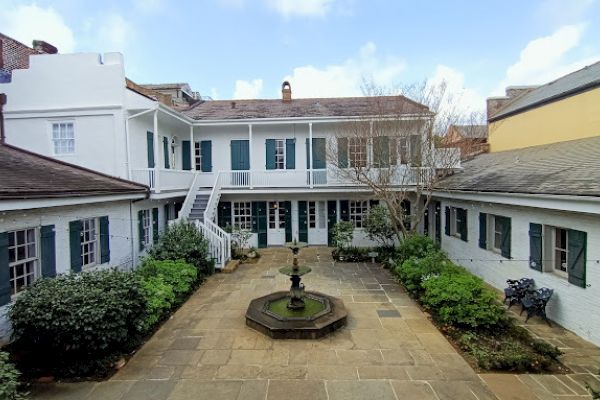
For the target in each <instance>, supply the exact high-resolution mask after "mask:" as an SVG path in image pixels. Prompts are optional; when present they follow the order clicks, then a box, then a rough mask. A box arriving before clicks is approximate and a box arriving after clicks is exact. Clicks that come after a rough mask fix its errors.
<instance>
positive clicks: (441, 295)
mask: <svg viewBox="0 0 600 400" xmlns="http://www.w3.org/2000/svg"><path fill="white" fill-rule="evenodd" d="M422 287H423V289H424V292H423V294H422V295H421V301H422V303H423V305H424V306H425V307H426V308H427V309H429V310H430V311H431V312H432V313H433V314H434V315H435V317H436V318H437V320H439V321H440V322H441V323H443V324H449V325H455V326H467V327H471V328H477V327H492V326H495V325H497V324H499V323H501V322H503V321H504V320H505V316H504V315H505V311H504V308H502V307H501V306H500V304H499V303H498V301H497V298H496V293H494V292H493V291H492V290H491V289H489V288H488V287H487V286H485V284H484V283H483V281H482V280H481V279H480V278H478V277H476V276H474V275H472V274H470V273H468V272H466V271H464V272H461V273H450V272H449V271H448V270H446V271H443V272H442V273H441V274H440V275H439V276H432V277H430V278H429V279H426V280H424V281H423V283H422Z"/></svg>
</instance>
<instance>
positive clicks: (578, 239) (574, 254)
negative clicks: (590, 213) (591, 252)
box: [567, 229, 587, 288]
mask: <svg viewBox="0 0 600 400" xmlns="http://www.w3.org/2000/svg"><path fill="white" fill-rule="evenodd" d="M586 251H587V233H585V232H582V231H576V230H574V229H569V230H568V231H567V273H568V274H569V283H572V284H573V285H576V286H579V287H582V288H585V287H586V284H585V278H586V277H585V275H586V261H587V260H586V256H587V254H586Z"/></svg>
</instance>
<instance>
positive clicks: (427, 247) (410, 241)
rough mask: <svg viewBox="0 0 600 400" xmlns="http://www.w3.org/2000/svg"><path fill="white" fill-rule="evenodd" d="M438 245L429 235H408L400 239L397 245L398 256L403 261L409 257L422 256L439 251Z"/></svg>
mask: <svg viewBox="0 0 600 400" xmlns="http://www.w3.org/2000/svg"><path fill="white" fill-rule="evenodd" d="M439 249H440V247H439V246H438V244H437V243H435V242H434V241H433V240H432V239H431V238H430V237H429V236H425V235H409V236H407V237H405V238H404V239H402V242H400V245H399V246H398V250H397V253H398V257H399V261H400V262H404V261H406V260H408V259H409V258H411V257H415V258H424V257H426V256H427V255H429V254H431V253H435V252H437V251H439Z"/></svg>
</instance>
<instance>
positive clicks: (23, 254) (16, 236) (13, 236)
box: [8, 228, 39, 295]
mask: <svg viewBox="0 0 600 400" xmlns="http://www.w3.org/2000/svg"><path fill="white" fill-rule="evenodd" d="M37 236H38V235H37V230H36V229H35V228H31V229H24V230H19V231H13V232H8V267H9V269H10V288H11V295H16V294H17V293H19V292H21V291H22V290H23V289H25V288H26V287H27V286H29V285H31V284H32V283H33V281H34V280H35V279H36V278H37V276H38V262H39V255H38V242H37V240H38V239H37Z"/></svg>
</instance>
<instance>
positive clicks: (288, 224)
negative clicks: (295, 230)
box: [283, 201, 293, 242]
mask: <svg viewBox="0 0 600 400" xmlns="http://www.w3.org/2000/svg"><path fill="white" fill-rule="evenodd" d="M283 204H284V207H285V241H286V242H291V241H292V240H293V239H292V202H291V201H285V202H284V203H283Z"/></svg>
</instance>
